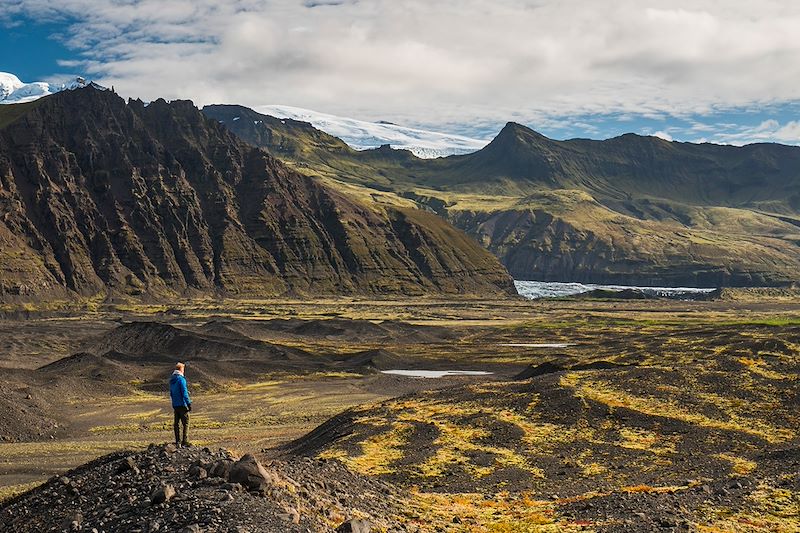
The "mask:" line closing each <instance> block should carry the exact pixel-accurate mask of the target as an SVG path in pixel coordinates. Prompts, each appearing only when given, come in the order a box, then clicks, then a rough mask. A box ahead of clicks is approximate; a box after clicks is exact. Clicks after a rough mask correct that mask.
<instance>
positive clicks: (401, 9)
mask: <svg viewBox="0 0 800 533" xmlns="http://www.w3.org/2000/svg"><path fill="white" fill-rule="evenodd" d="M798 28H800V2H797V1H796V0H760V1H758V2H753V1H752V0H691V1H689V0H674V1H671V2H666V1H656V0H493V1H487V0H481V1H478V0H437V1H435V2H431V1H429V0H58V1H56V2H54V1H53V0H4V2H3V10H2V12H0V51H2V53H0V71H5V72H11V73H14V74H16V75H17V76H18V77H20V78H21V79H23V81H28V82H30V81H51V82H53V81H64V80H65V79H66V78H68V77H71V76H74V75H84V76H86V77H88V78H91V79H94V80H95V81H97V82H98V83H101V84H103V85H107V86H110V85H113V86H114V87H115V89H116V90H117V92H118V93H120V94H121V95H123V96H126V97H139V98H142V99H143V100H146V101H147V100H152V99H155V98H158V97H163V98H166V99H176V98H187V99H191V100H193V101H194V102H195V103H196V104H198V105H204V104H209V103H237V104H242V105H247V106H251V107H257V106H260V105H268V104H283V105H291V106H296V107H303V108H309V109H314V110H317V111H321V112H326V113H331V114H337V115H343V116H349V117H354V118H359V119H364V120H387V121H390V122H394V123H398V124H403V125H407V126H415V127H422V128H427V129H433V130H437V131H443V132H448V133H457V134H461V135H467V136H471V137H475V138H481V139H488V138H491V137H492V136H493V135H494V134H496V132H497V131H499V129H500V128H501V127H502V126H503V124H505V123H506V122H508V121H515V122H520V123H522V124H525V125H527V126H529V127H531V128H533V129H535V130H537V131H539V132H542V133H544V134H545V135H548V136H550V137H553V138H557V139H565V138H572V137H588V138H596V139H598V138H608V137H613V136H616V135H619V134H622V133H626V132H634V133H640V134H646V135H657V136H660V137H663V138H666V139H670V140H679V141H691V142H718V143H732V144H744V143H748V142H782V143H787V144H800V112H798V111H800V83H799V81H800V31H798Z"/></svg>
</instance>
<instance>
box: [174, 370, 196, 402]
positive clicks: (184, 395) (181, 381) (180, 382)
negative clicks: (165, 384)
mask: <svg viewBox="0 0 800 533" xmlns="http://www.w3.org/2000/svg"><path fill="white" fill-rule="evenodd" d="M169 395H170V397H172V407H173V409H174V408H175V407H189V406H190V405H191V404H192V400H191V398H189V389H188V388H187V387H186V378H185V377H183V375H181V373H180V372H178V371H177V370H176V371H175V372H173V373H172V377H171V378H169Z"/></svg>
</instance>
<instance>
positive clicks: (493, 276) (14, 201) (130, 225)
mask: <svg viewBox="0 0 800 533" xmlns="http://www.w3.org/2000/svg"><path fill="white" fill-rule="evenodd" d="M512 290H513V288H512V283H511V279H510V277H509V276H508V274H507V272H506V271H505V270H504V269H503V267H502V266H501V265H500V264H499V262H498V261H497V260H496V259H495V258H494V257H492V256H491V254H489V253H488V252H485V251H484V250H483V249H481V248H480V247H479V246H478V245H477V244H475V243H474V242H473V241H471V240H470V239H469V238H468V237H467V236H466V235H465V234H463V233H462V232H460V231H459V230H456V229H455V228H453V227H452V226H450V225H449V224H447V223H445V222H443V221H441V220H440V219H439V218H437V217H435V216H433V215H429V214H426V213H422V212H418V211H409V210H403V209H399V208H391V207H378V206H374V205H367V204H365V203H361V202H357V201H355V200H353V199H350V198H347V197H345V196H343V195H342V194H340V193H338V192H336V191H335V190H332V189H330V188H328V187H326V186H324V185H322V184H320V183H318V182H317V181H315V180H313V179H312V178H309V177H306V176H302V175H300V174H298V173H296V172H294V171H292V170H290V169H288V168H287V167H286V166H284V165H283V164H282V163H281V162H280V161H278V160H276V159H274V158H273V157H271V156H269V155H268V154H267V153H266V152H264V151H262V150H260V149H258V148H255V147H252V146H250V145H247V144H244V143H243V142H241V141H240V140H238V139H237V138H236V137H234V136H233V135H232V134H230V133H229V132H228V130H226V129H225V128H224V127H223V126H221V125H219V124H218V123H216V122H215V121H211V120H209V119H207V118H206V117H205V116H204V115H203V114H202V113H200V111H198V110H197V109H196V108H195V107H194V105H193V104H192V103H191V102H188V101H175V102H171V103H167V102H165V101H164V100H157V101H155V102H152V103H150V104H149V105H145V104H143V103H142V102H141V101H129V102H127V103H126V102H125V101H123V100H122V99H121V98H119V97H118V96H117V95H116V94H114V93H112V92H110V91H101V90H97V89H95V88H91V87H89V88H86V89H79V90H75V91H69V92H63V93H58V94H55V95H53V96H49V97H46V98H43V99H41V100H38V101H36V102H32V103H29V104H18V105H11V106H5V107H4V108H3V111H2V115H0V294H3V295H6V296H9V295H18V296H20V297H22V298H30V297H33V298H36V297H43V296H52V295H55V294H62V295H68V294H75V293H77V294H81V295H94V294H98V293H104V292H107V291H111V292H112V293H114V292H118V293H123V294H130V295H142V294H149V295H175V294H189V295H191V294H220V295H241V296H245V295H246V296H268V295H280V294H297V295H323V294H387V293H388V294H422V293H448V294H455V293H460V294H495V295H496V294H505V293H509V292H511V291H512Z"/></svg>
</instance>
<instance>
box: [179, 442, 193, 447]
mask: <svg viewBox="0 0 800 533" xmlns="http://www.w3.org/2000/svg"><path fill="white" fill-rule="evenodd" d="M181 446H182V447H183V448H191V446H192V444H191V443H190V442H189V441H186V440H185V441H183V442H181Z"/></svg>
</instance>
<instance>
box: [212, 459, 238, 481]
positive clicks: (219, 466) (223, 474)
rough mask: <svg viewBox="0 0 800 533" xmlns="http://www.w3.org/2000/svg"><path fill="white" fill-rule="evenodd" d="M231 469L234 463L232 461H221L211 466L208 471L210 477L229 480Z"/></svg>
mask: <svg viewBox="0 0 800 533" xmlns="http://www.w3.org/2000/svg"><path fill="white" fill-rule="evenodd" d="M231 467H233V461H231V460H230V459H220V460H219V461H217V462H216V463H214V464H213V465H212V466H211V469H210V470H209V471H208V475H209V476H210V477H219V478H222V479H228V476H230V473H231Z"/></svg>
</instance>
